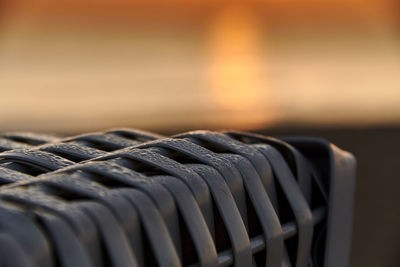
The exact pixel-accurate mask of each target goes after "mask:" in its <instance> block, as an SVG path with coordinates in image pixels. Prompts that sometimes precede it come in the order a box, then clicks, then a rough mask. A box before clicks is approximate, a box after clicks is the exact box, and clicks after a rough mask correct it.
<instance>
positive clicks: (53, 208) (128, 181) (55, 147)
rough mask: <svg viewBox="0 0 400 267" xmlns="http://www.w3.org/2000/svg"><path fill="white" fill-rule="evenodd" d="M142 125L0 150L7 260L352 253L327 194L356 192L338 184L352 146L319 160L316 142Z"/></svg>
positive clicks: (276, 265)
mask: <svg viewBox="0 0 400 267" xmlns="http://www.w3.org/2000/svg"><path fill="white" fill-rule="evenodd" d="M135 133H136V132H135V131H130V130H126V129H123V130H115V131H109V132H105V133H95V134H87V135H80V136H77V137H71V138H66V139H60V140H57V141H54V140H53V141H52V143H47V144H41V145H39V146H36V147H32V145H31V147H30V148H29V149H27V150H26V149H24V150H10V151H6V152H3V153H0V161H3V163H2V165H1V166H0V181H2V183H3V184H7V185H4V186H2V187H0V263H1V265H3V266H93V267H97V266H104V267H106V266H116V267H117V266H118V267H119V266H232V265H233V266H249V267H253V266H267V267H281V266H293V267H294V266H296V267H306V266H313V267H316V266H334V263H335V259H327V258H326V257H327V256H330V255H333V254H334V255H335V257H338V256H340V255H342V256H343V257H347V254H346V253H347V251H344V250H343V249H338V251H339V252H337V251H336V250H334V251H333V250H332V247H331V245H332V244H333V245H335V246H337V245H338V244H340V242H346V243H348V242H349V239H348V238H347V237H346V238H344V239H342V240H341V239H338V238H333V239H332V237H330V236H329V234H330V233H332V230H331V228H332V227H333V228H336V227H338V225H340V226H341V227H347V226H348V224H349V221H347V220H346V219H343V220H341V219H340V218H339V219H338V218H337V217H335V216H336V214H338V211H342V210H343V209H346V207H344V206H343V205H342V206H341V203H334V204H335V205H333V206H332V205H331V203H330V201H331V199H333V200H335V199H336V198H337V195H338V194H345V195H348V194H349V195H350V196H351V195H352V192H351V190H352V189H351V188H350V189H349V190H348V191H346V188H345V187H343V186H342V187H341V188H340V190H341V192H339V191H338V190H339V189H338V183H336V182H335V181H336V180H335V179H342V180H345V179H348V180H352V179H353V177H352V175H351V171H352V170H354V168H355V165H354V164H353V165H352V164H351V160H352V157H351V155H349V154H348V153H347V152H341V151H339V150H334V151H333V152H332V153H320V154H319V157H318V158H315V157H312V156H310V155H313V152H312V151H313V149H317V148H318V149H321V148H320V146H319V145H318V144H320V143H319V141H315V143H313V142H312V141H309V143H305V142H299V141H298V140H295V141H289V142H288V143H287V142H283V141H281V140H277V139H273V138H269V137H264V136H259V135H253V134H249V133H240V132H229V133H215V132H208V131H196V132H188V133H183V134H179V135H176V136H173V137H171V138H163V137H161V136H159V135H152V134H147V133H144V132H139V131H138V132H137V135H135ZM136 136H137V138H136ZM313 146H315V148H314V147H313ZM304 147H305V148H304ZM306 148H309V149H306ZM324 149H326V147H324ZM303 151H305V152H304V153H305V154H303ZM49 155H50V156H49ZM333 156H334V157H336V159H338V158H339V157H342V162H343V160H345V159H347V161H346V162H347V165H346V166H345V167H343V164H342V165H340V166H338V165H335V164H336V163H335V162H336V161H335V160H334V158H332V157H333ZM55 159H56V160H55ZM326 168H329V170H325V169H326ZM336 169H338V170H340V173H341V174H342V175H343V176H346V177H338V173H335V172H332V170H336ZM346 170H347V172H346ZM321 174H325V176H324V175H321ZM35 176H37V177H35ZM332 187H334V190H333V189H332ZM343 191H346V192H343ZM348 201H351V200H348ZM347 213H348V210H344V211H343V214H347ZM339 214H340V212H339ZM343 223H346V225H343ZM347 234H348V233H347ZM330 242H333V243H332V244H331V243H330ZM346 245H347V244H343V246H344V247H346ZM3 248H4V249H3ZM327 253H328V254H327ZM330 257H331V256H330ZM340 262H341V264H342V265H341V266H346V264H347V263H346V262H347V259H344V260H343V259H341V260H340ZM343 263H344V265H343Z"/></svg>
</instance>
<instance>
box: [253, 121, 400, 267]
mask: <svg viewBox="0 0 400 267" xmlns="http://www.w3.org/2000/svg"><path fill="white" fill-rule="evenodd" d="M258 132H261V133H263V134H267V135H274V136H281V135H306V136H318V137H322V138H325V139H327V140H330V141H331V142H332V143H334V144H335V145H337V146H338V147H340V148H341V149H344V150H347V151H351V153H353V154H354V156H355V157H356V158H357V180H356V194H355V205H354V217H353V236H352V239H353V240H352V251H351V264H350V267H377V266H387V267H397V266H399V264H400V254H399V251H400V228H399V225H400V208H399V203H400V194H399V188H400V179H399V177H400V167H399V162H400V154H399V153H400V127H369V128H356V129H355V128H347V127H338V128H331V129H317V128H315V127H302V128H299V127H279V128H272V129H266V130H258Z"/></svg>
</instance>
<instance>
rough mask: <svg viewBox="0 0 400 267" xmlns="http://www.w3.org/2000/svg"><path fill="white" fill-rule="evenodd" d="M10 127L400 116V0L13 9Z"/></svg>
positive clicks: (119, 2) (5, 109) (8, 38)
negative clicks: (398, 1) (399, 2)
mask: <svg viewBox="0 0 400 267" xmlns="http://www.w3.org/2000/svg"><path fill="white" fill-rule="evenodd" d="M1 3H2V4H1V5H2V7H1V13H0V16H1V17H0V93H1V97H0V106H1V107H2V112H1V113H0V124H1V126H2V129H3V130H18V129H24V130H39V131H59V132H63V131H86V130H94V129H97V128H105V127H113V126H118V125H124V126H133V127H141V128H147V129H174V128H177V127H189V128H190V127H195V128H200V127H208V128H220V127H231V128H241V129H242V128H244V129H253V128H259V127H262V126H265V125H275V124H282V123H285V124H286V123H298V124H304V123H307V124H317V125H340V124H347V125H371V124H392V123H398V122H399V121H400V75H399V69H400V50H399V49H398V48H399V35H398V32H399V25H400V23H399V17H400V16H399V11H398V10H399V9H398V7H399V4H398V3H397V1H394V0H393V1H392V0H382V1H380V0H366V1H358V0H348V1H344V0H336V1H333V0H330V1H316V0H302V1H294V0H285V1H277V0H270V1H256V0H252V1H210V0H207V1H196V0H191V1H181V0H170V1H156V0H151V1H124V0H116V1H107V0H101V1H89V0H84V1H82V0H80V1H78V0H69V1H66V0H59V1H51V0H35V1H33V0H3V1H2V2H1Z"/></svg>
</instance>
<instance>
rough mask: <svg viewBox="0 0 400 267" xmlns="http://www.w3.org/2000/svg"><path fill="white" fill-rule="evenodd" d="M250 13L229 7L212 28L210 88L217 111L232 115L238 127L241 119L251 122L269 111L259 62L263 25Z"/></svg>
mask: <svg viewBox="0 0 400 267" xmlns="http://www.w3.org/2000/svg"><path fill="white" fill-rule="evenodd" d="M251 11H252V10H251V9H248V8H246V7H243V6H238V5H235V6H230V7H226V8H224V9H222V10H221V11H220V12H219V13H218V14H217V15H216V18H215V20H214V21H213V22H212V23H211V25H210V26H211V34H210V50H211V51H210V60H209V61H210V62H209V68H208V69H207V82H208V85H209V86H208V88H209V90H210V94H211V97H212V99H213V101H215V103H216V104H217V108H219V109H221V110H225V111H228V112H231V113H230V114H231V115H230V117H231V119H232V120H235V121H236V123H237V119H238V117H239V116H240V117H243V118H242V120H244V121H247V122H249V121H251V116H254V115H256V114H257V113H260V112H263V111H265V110H266V107H268V94H267V93H268V90H267V88H266V86H267V84H266V83H265V81H264V80H263V77H262V71H263V69H262V61H261V59H260V55H261V54H263V53H262V51H261V46H260V37H261V35H262V33H261V25H259V24H258V23H257V20H256V17H255V16H254V15H253V14H252V13H251ZM249 116H250V117H249ZM246 117H247V119H246ZM263 119H264V120H265V117H264V118H263Z"/></svg>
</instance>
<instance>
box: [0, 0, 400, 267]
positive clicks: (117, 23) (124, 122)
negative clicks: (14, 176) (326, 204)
mask: <svg viewBox="0 0 400 267" xmlns="http://www.w3.org/2000/svg"><path fill="white" fill-rule="evenodd" d="M399 33H400V3H399V2H398V1H397V0H325V1H319V0H284V1H282V0H265V1H262V0H248V1H236V0H234V1H212V0H202V1H200V0H186V1H184V0H166V1H157V0H148V1H145V0H142V1H128V0H113V1H111V0H96V1H90V0H57V1H52V0H2V1H0V108H1V109H0V110H1V112H0V126H1V131H7V130H13V131H14V130H33V131H41V132H59V133H76V132H84V131H92V130H96V129H104V128H109V127H121V126H123V127H137V128H145V129H149V130H156V131H161V132H164V133H173V132H178V131H182V130H187V129H191V128H196V129H199V128H214V129H216V128H235V129H253V130H255V129H258V130H260V129H270V130H262V131H263V132H264V133H267V134H272V135H274V134H278V135H279V134H291V135H294V134H308V135H316V136H322V137H325V138H327V139H329V140H331V141H332V142H334V143H336V144H337V145H338V146H339V147H342V148H344V149H347V150H349V151H351V152H353V153H354V154H355V155H356V157H357V159H358V164H359V175H358V180H357V195H356V207H355V224H354V242H353V252H352V259H351V263H352V264H351V266H352V267H365V266H366V267H375V266H385V267H397V266H399V262H400V258H399V255H398V251H399V250H400V233H399V230H398V229H399V227H398V225H400V212H399V208H398V204H399V203H400V199H399V195H400V194H399V193H398V189H399V188H400V185H399V181H400V180H399V177H400V168H399V167H398V165H399V164H398V162H400V157H399V151H400V143H399V142H400V141H399V140H400V130H399V125H400V35H399ZM290 125H292V126H293V125H297V127H294V128H293V127H289V128H283V126H285V127H286V126H290ZM382 125H385V127H383V126H382ZM299 126H307V128H305V129H303V128H301V127H299ZM271 127H272V128H271ZM323 128H325V129H323Z"/></svg>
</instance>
